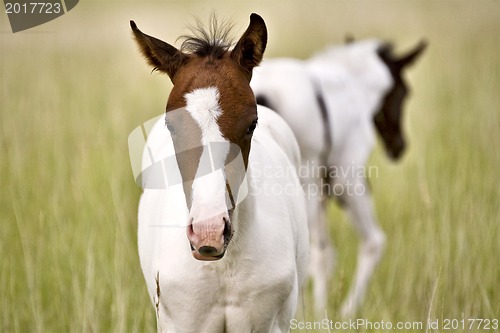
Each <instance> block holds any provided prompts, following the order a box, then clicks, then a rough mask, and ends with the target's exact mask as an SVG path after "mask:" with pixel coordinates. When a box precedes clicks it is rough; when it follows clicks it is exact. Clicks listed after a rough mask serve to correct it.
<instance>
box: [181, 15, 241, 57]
mask: <svg viewBox="0 0 500 333" xmlns="http://www.w3.org/2000/svg"><path fill="white" fill-rule="evenodd" d="M232 28H233V25H232V24H231V23H229V22H226V21H222V22H219V21H218V20H217V17H216V16H215V15H214V14H212V16H211V17H210V21H209V24H208V27H205V26H204V24H203V23H202V22H201V21H200V20H199V19H196V26H192V27H190V28H189V30H191V33H192V34H191V35H184V36H181V37H179V38H180V39H183V42H182V45H181V51H182V52H186V53H191V54H196V55H199V56H201V57H210V58H212V59H219V58H220V57H222V55H223V54H224V53H226V52H227V51H229V49H230V48H231V46H232V45H233V42H232V40H231V38H230V37H229V34H230V32H231V29H232Z"/></svg>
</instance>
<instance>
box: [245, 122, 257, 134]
mask: <svg viewBox="0 0 500 333" xmlns="http://www.w3.org/2000/svg"><path fill="white" fill-rule="evenodd" d="M256 127H257V119H255V120H254V121H252V123H251V124H250V126H248V129H247V135H252V134H253V131H255V128H256Z"/></svg>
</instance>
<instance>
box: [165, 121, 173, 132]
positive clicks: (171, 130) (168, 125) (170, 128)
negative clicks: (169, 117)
mask: <svg viewBox="0 0 500 333" xmlns="http://www.w3.org/2000/svg"><path fill="white" fill-rule="evenodd" d="M165 125H166V126H167V129H168V130H169V132H170V134H174V133H175V130H174V126H172V124H171V123H168V122H166V123H165Z"/></svg>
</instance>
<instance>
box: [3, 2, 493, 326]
mask: <svg viewBox="0 0 500 333" xmlns="http://www.w3.org/2000/svg"><path fill="white" fill-rule="evenodd" d="M212 8H215V9H216V11H217V12H218V13H219V14H220V15H221V16H223V17H232V18H234V20H235V21H236V23H237V29H236V32H237V33H239V32H242V31H243V29H244V28H245V27H246V25H247V23H248V14H249V13H250V12H251V11H256V12H259V13H260V14H262V15H263V17H264V18H265V19H266V22H267V23H268V26H269V35H270V39H269V49H268V55H269V56H284V55H290V56H298V57H305V56H307V55H309V54H310V53H311V52H312V51H314V50H318V49H320V48H322V47H323V46H324V45H325V44H326V43H329V42H331V43H339V42H341V41H342V37H343V35H344V34H345V33H347V32H349V33H352V34H354V36H355V37H358V38H364V37H371V36H376V37H382V38H389V39H391V40H393V41H395V42H396V44H397V45H398V49H399V50H404V49H405V48H409V47H411V45H412V44H413V43H416V42H417V40H418V39H419V38H420V37H426V38H427V39H428V40H429V42H430V45H429V49H428V50H427V51H426V53H425V54H424V56H423V57H422V59H421V60H420V61H419V62H418V63H417V64H416V65H415V67H414V68H412V69H410V70H409V73H408V79H409V81H410V82H411V87H413V94H412V97H411V98H410V100H409V102H408V105H407V108H406V115H405V128H406V130H407V134H408V140H409V150H408V152H407V154H406V155H405V157H404V159H403V160H402V161H401V162H400V163H398V164H392V163H391V162H389V161H388V160H387V159H386V158H385V156H384V153H383V150H382V149H381V148H380V147H381V145H379V147H378V149H377V151H376V152H375V154H374V156H373V158H372V164H373V165H376V166H378V170H379V173H378V177H376V178H372V179H371V183H372V187H373V191H374V193H375V201H376V207H377V214H378V217H379V220H380V223H381V225H382V227H383V228H384V230H385V231H386V232H387V235H388V243H387V248H386V252H385V256H384V258H383V260H382V262H381V265H380V267H379V268H378V269H377V271H376V273H375V276H374V278H373V280H372V284H371V286H370V289H369V292H368V295H367V297H366V301H365V303H364V305H363V307H362V311H361V313H360V315H359V317H360V318H367V319H370V320H372V321H380V320H386V321H393V322H396V321H426V320H427V317H428V316H429V315H430V317H431V318H432V319H444V318H450V319H462V318H465V319H468V318H497V319H500V292H499V290H498V289H499V288H500V268H499V265H498V257H499V255H500V241H498V239H497V235H499V234H500V226H499V216H500V204H499V198H500V185H499V184H500V183H499V181H498V170H500V153H499V148H498V143H499V142H500V112H499V105H500V96H499V93H498V87H500V61H499V54H500V52H499V51H500V42H499V40H500V38H499V37H500V5H499V4H498V2H495V1H480V2H465V1H446V2H431V1H410V2H396V1H373V2H372V1H354V2H351V1H349V2H347V1H346V2H344V1H334V2H327V1H319V2H314V3H311V2H306V1H300V2H299V1H293V2H291V3H288V2H287V3H284V2H271V3H266V2H263V1H262V2H255V3H247V2H245V3H243V2H238V3H236V4H233V3H229V2H223V1H218V2H197V1H191V2H187V3H182V2H170V3H166V4H164V5H160V4H159V3H151V4H145V5H144V4H137V5H134V4H133V3H126V5H120V6H119V5H118V4H115V3H114V2H105V3H98V2H94V3H92V2H85V3H83V2H82V3H80V4H79V5H78V6H77V7H76V8H75V9H74V10H73V11H71V12H70V13H69V14H67V15H65V16H63V17H61V18H59V19H58V20H56V21H53V22H50V23H48V24H46V25H44V26H41V27H39V28H36V29H34V30H32V31H27V32H22V33H17V34H12V33H10V32H9V27H8V25H7V24H8V23H7V22H6V20H4V19H6V17H5V15H3V14H1V15H3V16H1V17H2V22H1V24H0V28H1V29H2V31H1V33H0V66H1V67H0V70H1V74H0V77H1V95H0V154H1V158H0V187H1V195H0V221H1V222H0V223H1V224H0V230H1V231H0V255H1V260H0V331H1V332H153V331H154V330H155V317H154V311H153V307H152V305H151V304H150V301H149V299H148V296H147V293H146V288H145V284H144V281H143V278H142V273H141V270H140V267H139V260H138V256H137V245H136V224H137V219H136V213H137V203H138V198H139V195H140V189H139V188H137V187H136V186H135V184H134V180H133V177H132V172H131V170H130V166H129V161H128V148H127V136H128V134H129V133H130V131H132V130H133V129H134V128H135V127H136V126H138V125H139V124H141V123H142V122H143V121H145V120H147V119H149V118H151V117H153V116H156V115H158V114H160V113H162V112H163V110H164V104H165V100H166V96H167V94H168V90H169V87H170V83H168V79H167V78H166V77H163V76H160V75H158V74H153V75H150V74H149V71H150V70H149V69H148V68H147V66H146V65H145V64H144V62H143V60H142V59H141V57H140V55H139V54H138V52H137V50H136V48H135V45H133V43H132V40H131V38H130V33H129V27H128V20H129V19H135V20H136V22H137V23H138V25H139V26H140V27H141V28H142V29H143V30H144V31H146V32H148V33H150V34H152V35H155V36H159V37H163V38H165V39H168V40H169V41H174V40H175V38H176V37H177V36H178V35H180V34H181V33H183V32H185V30H182V28H183V26H184V25H185V24H186V23H187V22H189V21H190V18H191V16H193V15H197V16H200V17H202V18H205V17H208V14H209V13H210V11H211V10H212ZM191 21H192V20H191ZM330 216H331V228H330V232H331V234H332V239H333V240H334V242H335V245H336V247H337V249H338V253H337V265H336V267H337V269H336V273H335V277H334V279H333V280H332V283H331V291H330V295H329V296H330V301H329V302H330V304H329V305H330V307H329V311H328V317H329V318H331V319H338V315H337V311H338V309H339V305H340V302H341V300H342V298H343V297H344V296H345V294H346V293H347V290H348V287H349V283H350V281H351V278H352V274H353V270H354V267H355V258H356V250H357V237H356V234H355V232H354V231H353V228H352V227H351V226H350V224H349V222H348V220H347V219H346V218H345V217H344V215H343V213H342V212H341V211H340V210H339V209H338V208H337V207H335V206H334V205H332V206H331V209H330ZM310 301H311V300H310V297H309V296H308V294H307V292H306V301H305V305H306V309H305V312H306V313H309V311H308V308H309V305H310ZM307 318H310V316H309V315H308V317H307ZM466 331H467V330H466Z"/></svg>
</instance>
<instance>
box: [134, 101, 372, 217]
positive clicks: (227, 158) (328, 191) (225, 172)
mask: <svg viewBox="0 0 500 333" xmlns="http://www.w3.org/2000/svg"><path fill="white" fill-rule="evenodd" d="M185 115H186V112H184V109H182V108H181V109H178V110H173V111H169V112H168V121H166V116H165V115H164V114H163V115H160V116H157V117H155V118H152V119H150V120H148V121H146V122H144V123H143V124H142V125H140V126H138V127H137V128H135V129H134V130H133V131H132V132H131V133H130V135H129V137H128V146H129V157H130V164H131V167H132V173H133V176H134V179H135V182H136V184H137V185H138V186H140V187H141V188H143V189H144V190H146V189H148V190H152V189H156V190H161V189H163V190H168V191H174V192H175V191H177V192H176V193H177V195H179V196H183V195H184V189H185V186H186V185H187V184H188V183H189V184H190V185H192V183H193V182H194V180H195V179H201V178H203V177H205V178H208V177H216V178H217V177H223V178H224V181H225V182H226V184H227V187H228V192H230V193H231V200H229V199H228V208H229V209H233V208H234V206H235V205H237V204H238V203H241V202H242V201H243V200H244V199H245V198H246V197H247V195H248V194H249V193H252V195H262V196H294V195H305V196H306V198H307V199H308V200H310V199H312V198H315V197H317V196H320V195H326V196H335V197H345V196H362V195H364V194H366V192H367V191H368V189H367V185H366V182H365V181H364V179H367V178H377V177H378V175H379V173H378V168H377V167H375V166H368V167H366V166H365V165H358V164H355V163H350V164H347V165H340V166H326V165H321V164H319V163H318V162H314V161H305V162H303V163H302V164H301V165H298V166H292V165H290V166H289V167H288V168H284V167H282V166H280V165H275V164H273V163H272V162H270V161H269V162H267V161H253V160H252V159H251V158H250V159H249V161H248V167H246V165H245V162H244V161H243V158H242V154H241V151H240V147H239V146H237V145H236V144H233V143H230V142H228V141H218V142H217V141H214V142H202V141H200V140H199V137H200V133H198V132H199V128H198V127H197V126H196V124H193V123H192V122H191V121H190V119H189V117H186V116H185ZM173 138H175V140H174V139H173ZM180 162H182V163H184V165H186V164H187V165H188V169H189V168H191V169H193V171H192V172H191V173H190V175H188V173H189V172H186V170H183V172H181V170H180V168H179V163H180ZM247 173H250V176H248V175H247ZM297 177H298V178H299V179H301V180H302V182H301V187H297V186H295V185H294V184H295V182H294V181H291V180H293V179H295V178H297ZM270 178H273V179H276V180H280V181H276V182H265V181H262V180H264V179H270ZM234 199H236V200H234ZM186 209H187V207H186Z"/></svg>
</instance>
